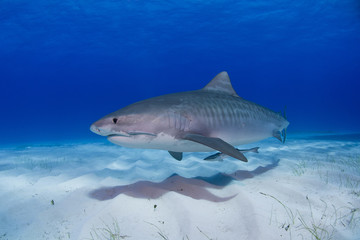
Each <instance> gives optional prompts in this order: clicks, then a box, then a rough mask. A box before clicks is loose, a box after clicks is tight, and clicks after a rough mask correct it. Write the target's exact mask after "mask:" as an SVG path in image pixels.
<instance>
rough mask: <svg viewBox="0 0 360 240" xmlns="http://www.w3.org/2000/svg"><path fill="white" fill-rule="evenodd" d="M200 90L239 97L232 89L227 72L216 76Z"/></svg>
mask: <svg viewBox="0 0 360 240" xmlns="http://www.w3.org/2000/svg"><path fill="white" fill-rule="evenodd" d="M202 90H205V91H214V92H220V93H225V94H230V95H232V96H235V97H239V96H238V95H237V94H236V92H235V90H234V89H233V87H232V85H231V82H230V78H229V75H228V73H227V72H225V71H224V72H221V73H219V74H218V75H216V76H215V77H214V78H213V79H212V80H211V81H210V82H209V83H208V84H207V85H206V86H205V87H204V88H203V89H202Z"/></svg>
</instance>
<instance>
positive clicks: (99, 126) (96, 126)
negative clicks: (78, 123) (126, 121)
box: [90, 120, 112, 136]
mask: <svg viewBox="0 0 360 240" xmlns="http://www.w3.org/2000/svg"><path fill="white" fill-rule="evenodd" d="M90 130H91V131H92V132H93V133H96V134H99V135H101V136H108V135H110V134H112V132H111V131H110V129H109V127H107V126H106V125H105V124H103V121H102V120H99V121H97V122H94V123H93V124H91V126H90Z"/></svg>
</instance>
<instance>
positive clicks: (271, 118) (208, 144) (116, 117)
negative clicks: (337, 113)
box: [90, 72, 289, 162]
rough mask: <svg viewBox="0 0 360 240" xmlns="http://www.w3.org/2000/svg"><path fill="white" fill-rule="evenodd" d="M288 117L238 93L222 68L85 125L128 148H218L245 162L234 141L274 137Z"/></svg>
mask: <svg viewBox="0 0 360 240" xmlns="http://www.w3.org/2000/svg"><path fill="white" fill-rule="evenodd" d="M288 125H289V122H288V121H287V120H286V119H285V118H283V117H282V116H281V115H279V114H277V113H275V112H273V111H271V110H269V109H267V108H265V107H262V106H260V105H258V104H256V103H253V102H250V101H247V100H245V99H243V98H241V97H239V96H238V95H237V94H236V92H235V91H234V89H233V87H232V85H231V82H230V78H229V76H228V74H227V72H221V73H219V74H218V75H216V76H215V77H214V78H213V79H212V80H211V81H210V83H208V84H207V85H206V86H205V87H204V88H202V89H200V90H195V91H189V92H180V93H173V94H167V95H162V96H158V97H154V98H149V99H146V100H143V101H140V102H136V103H133V104H131V105H129V106H127V107H124V108H122V109H120V110H118V111H116V112H113V113H110V114H108V115H106V116H105V117H103V118H101V119H100V120H98V121H96V122H95V123H93V124H92V125H91V127H90V130H91V131H93V132H94V133H96V134H99V135H101V136H106V137H107V138H108V140H109V141H110V142H112V143H115V144H118V145H121V146H124V147H130V148H148V149H162V150H167V151H169V153H170V154H171V155H172V156H173V157H174V158H176V159H177V160H181V159H182V153H183V152H212V151H215V150H217V151H219V152H221V153H223V154H225V155H228V156H231V157H234V158H236V159H239V160H241V161H244V162H247V159H246V157H245V156H244V154H243V153H242V152H241V151H239V150H237V149H236V148H235V147H234V146H236V145H241V144H248V143H252V142H256V141H259V140H263V139H265V138H268V137H276V138H277V139H279V140H280V141H282V138H281V131H283V130H286V128H287V126H288Z"/></svg>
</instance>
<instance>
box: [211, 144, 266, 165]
mask: <svg viewBox="0 0 360 240" xmlns="http://www.w3.org/2000/svg"><path fill="white" fill-rule="evenodd" d="M236 150H238V151H239V152H241V153H246V152H254V153H259V151H258V150H259V147H254V148H250V149H238V148H237V149H236ZM226 157H229V156H228V155H226V154H224V153H221V152H218V153H215V154H213V155H210V156H208V157H206V158H204V160H206V161H219V162H222V161H223V160H224V158H226Z"/></svg>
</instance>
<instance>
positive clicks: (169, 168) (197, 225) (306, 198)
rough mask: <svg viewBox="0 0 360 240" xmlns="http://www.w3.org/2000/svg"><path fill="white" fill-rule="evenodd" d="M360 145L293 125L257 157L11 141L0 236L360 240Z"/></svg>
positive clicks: (0, 163) (3, 170)
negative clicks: (177, 156)
mask: <svg viewBox="0 0 360 240" xmlns="http://www.w3.org/2000/svg"><path fill="white" fill-rule="evenodd" d="M359 145H360V135H358V134H346V135H335V134H297V135H296V134H293V135H291V134H290V135H288V139H287V142H286V143H285V144H281V143H280V142H278V141H277V140H276V139H267V140H265V141H262V142H259V143H255V144H250V145H247V146H242V147H244V148H247V147H255V146H259V147H260V149H259V151H260V153H258V154H256V153H246V156H247V157H248V159H249V162H248V163H243V162H241V161H238V160H235V159H231V158H228V159H225V160H224V161H223V162H207V161H204V160H202V158H204V157H206V156H208V155H209V153H186V154H185V156H184V160H183V161H181V162H178V161H176V160H174V159H172V158H171V156H170V155H169V154H168V153H167V152H166V151H161V150H143V149H127V148H122V147H119V146H116V145H112V144H111V143H107V142H106V141H105V139H103V138H101V140H99V142H76V143H64V144H51V143H46V144H24V145H18V146H16V145H13V146H2V147H1V148H0V239H1V240H3V239H9V240H10V239H11V240H12V239H141V240H146V239H175V240H178V239H196V240H201V239H204V240H206V239H219V240H220V239H226V240H233V239H234V240H237V239H252V240H256V239H274V240H278V239H336V240H339V239H360V147H359ZM52 201H53V202H52ZM110 232H111V233H112V234H113V235H112V236H110ZM111 237H112V238H111ZM316 237H318V238H316Z"/></svg>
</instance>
